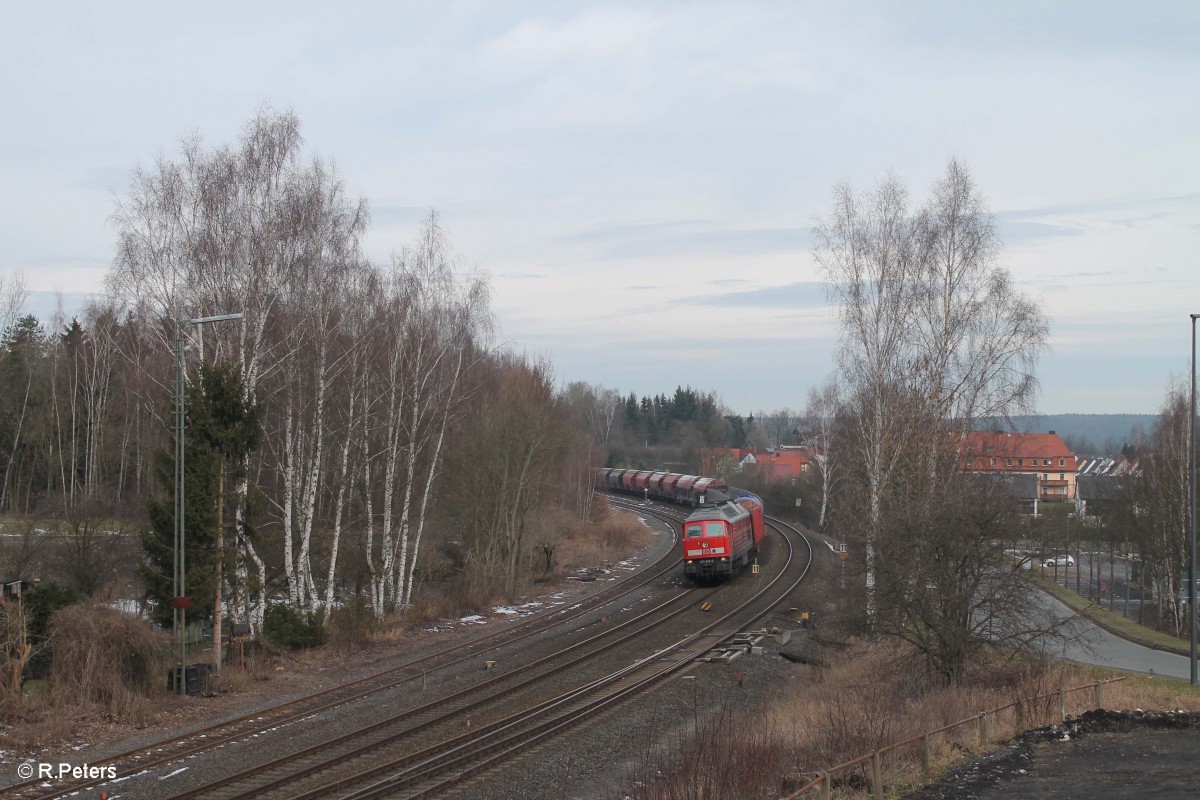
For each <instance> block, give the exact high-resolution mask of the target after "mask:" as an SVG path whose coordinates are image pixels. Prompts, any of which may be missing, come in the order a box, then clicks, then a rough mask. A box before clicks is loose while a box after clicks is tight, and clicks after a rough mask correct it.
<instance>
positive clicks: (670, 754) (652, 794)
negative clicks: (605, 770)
mask: <svg viewBox="0 0 1200 800" xmlns="http://www.w3.org/2000/svg"><path fill="white" fill-rule="evenodd" d="M786 764H787V753H786V752H785V751H784V750H783V748H782V747H781V742H780V738H779V737H778V736H776V735H775V731H773V730H772V729H771V727H770V725H769V723H768V724H764V723H763V722H762V720H761V718H759V717H758V715H757V714H755V713H753V712H750V711H746V710H739V711H734V710H732V709H730V708H729V707H728V706H725V707H722V708H721V709H720V710H719V711H718V712H717V713H716V714H715V715H713V716H711V717H709V719H708V720H707V721H706V722H705V723H703V724H702V725H701V726H700V729H699V731H698V732H696V733H695V734H694V735H692V736H687V737H685V736H682V735H680V736H674V737H672V738H671V739H670V741H669V742H668V743H667V745H666V747H665V748H663V749H661V750H659V749H652V750H651V752H649V753H647V754H646V755H645V756H644V758H643V760H642V765H641V769H640V770H639V773H638V774H637V775H635V776H634V777H633V779H632V781H631V783H632V785H631V786H630V787H626V788H623V789H622V790H621V791H620V792H619V793H617V794H616V795H614V796H616V797H622V798H635V799H636V800H696V799H697V798H703V800H743V798H751V797H763V798H767V797H771V798H773V797H776V796H777V795H776V792H775V790H776V789H777V787H778V785H779V780H778V778H777V777H776V776H778V775H779V774H780V773H781V772H782V771H783V769H784V768H785V767H786Z"/></svg>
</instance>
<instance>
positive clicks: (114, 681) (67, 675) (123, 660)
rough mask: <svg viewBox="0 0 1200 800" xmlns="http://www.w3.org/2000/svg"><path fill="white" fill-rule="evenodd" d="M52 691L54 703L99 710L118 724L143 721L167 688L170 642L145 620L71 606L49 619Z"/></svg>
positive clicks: (92, 607) (141, 722) (97, 608)
mask: <svg viewBox="0 0 1200 800" xmlns="http://www.w3.org/2000/svg"><path fill="white" fill-rule="evenodd" d="M50 641H51V643H52V644H53V647H54V658H53V660H52V661H51V669H50V680H49V684H50V689H51V697H52V698H53V701H54V703H55V705H58V706H75V707H77V708H89V707H91V708H95V709H98V710H100V711H101V712H102V713H103V714H105V715H106V716H107V717H108V718H109V719H111V720H112V721H114V722H125V723H132V724H134V725H142V724H145V722H146V721H147V720H148V719H149V718H150V717H151V716H153V713H154V704H153V703H152V702H151V698H153V697H154V696H155V695H157V694H159V693H161V692H162V691H163V678H164V676H165V675H166V656H167V652H168V648H169V642H168V639H167V637H166V635H164V634H161V633H158V632H155V631H153V630H151V628H150V627H149V626H148V625H146V623H145V622H142V621H141V620H136V619H132V618H130V617H127V616H125V615H123V614H121V613H119V612H117V611H113V610H112V609H108V608H103V607H100V606H83V605H74V606H68V607H67V608H64V609H62V610H61V611H58V612H56V613H55V615H54V617H53V618H52V619H51V622H50Z"/></svg>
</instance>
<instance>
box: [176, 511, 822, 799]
mask: <svg viewBox="0 0 1200 800" xmlns="http://www.w3.org/2000/svg"><path fill="white" fill-rule="evenodd" d="M637 510H639V511H642V512H648V511H650V510H649V509H647V508H645V507H640V506H639V507H638V509H637ZM773 525H774V526H775V527H776V530H777V531H778V532H779V533H780V535H781V536H782V538H783V541H784V542H786V545H787V551H788V557H787V563H786V564H785V565H784V567H783V568H782V569H780V570H779V572H778V574H777V575H775V576H774V577H773V578H772V579H771V580H770V581H769V582H768V583H767V584H766V585H765V586H763V587H761V588H760V589H759V591H757V592H756V593H754V594H753V596H751V597H750V598H748V599H746V600H745V601H743V602H742V603H740V604H739V605H737V606H736V607H735V608H734V609H733V610H731V611H729V612H728V613H726V614H725V615H723V616H721V617H719V618H717V619H715V620H713V621H711V622H710V623H708V624H706V625H703V626H701V627H700V629H699V630H697V631H694V632H693V633H691V634H689V635H687V636H685V637H684V638H682V639H679V638H677V636H671V637H670V638H669V640H668V642H667V643H666V644H663V643H662V642H659V643H657V644H655V645H653V647H652V648H651V651H650V652H649V653H648V654H646V653H645V649H646V645H645V639H646V638H647V633H648V632H649V631H652V630H654V629H657V628H658V627H659V626H661V625H662V624H663V623H665V622H667V621H668V620H671V619H674V618H676V617H678V616H680V615H681V614H684V613H687V612H688V611H691V610H693V609H694V604H683V603H681V602H680V601H681V600H682V599H684V598H686V597H689V596H690V595H691V593H692V592H693V591H695V590H685V591H683V592H681V593H679V594H676V595H675V596H673V597H671V598H669V599H668V600H666V601H665V602H663V603H661V604H659V605H658V606H656V607H655V608H652V609H650V610H648V611H646V612H643V613H642V614H639V615H637V616H635V617H634V618H633V619H630V620H628V621H626V622H624V623H621V624H620V625H617V626H614V627H613V628H612V629H610V630H606V631H604V632H602V633H600V634H597V635H595V636H592V637H589V638H588V639H586V640H584V641H582V642H578V643H575V644H572V645H570V646H568V647H566V648H563V649H562V650H560V651H558V652H556V653H553V654H551V655H548V656H546V657H544V658H541V659H538V660H537V661H534V662H532V663H531V664H528V665H525V666H524V667H521V668H519V669H517V670H514V671H513V672H512V673H510V674H508V675H504V676H499V677H496V678H494V679H492V680H489V681H485V682H483V683H482V684H480V685H478V686H475V687H471V688H470V689H467V690H464V691H462V692H458V693H455V694H454V695H451V696H450V697H444V698H441V699H439V700H437V701H435V702H433V703H429V704H426V705H424V706H421V707H419V708H416V709H412V710H409V711H405V712H402V713H400V714H396V715H393V716H392V717H389V718H387V719H384V720H380V721H378V722H374V723H372V724H371V725H368V726H365V727H363V728H361V729H360V730H358V731H355V732H352V733H350V734H346V735H344V736H341V737H338V738H337V739H336V740H331V741H330V742H328V743H325V744H322V745H319V746H314V747H310V748H306V749H305V750H302V751H299V752H296V753H292V754H289V755H288V756H285V757H283V758H279V759H276V760H274V761H272V762H269V763H267V764H261V765H258V766H256V767H254V768H252V769H248V770H244V771H242V772H240V773H238V774H236V775H231V776H227V777H225V778H223V779H221V780H217V781H213V782H211V783H209V784H206V785H204V786H200V787H195V788H193V789H191V790H188V791H186V792H184V793H182V794H178V795H175V796H174V797H173V800H186V799H187V798H195V797H205V798H210V797H211V798H219V799H220V800H247V799H248V798H271V797H280V798H282V797H287V798H300V799H303V800H307V799H308V798H317V797H343V798H347V800H348V799H349V798H355V799H356V800H357V798H372V797H385V796H393V795H395V796H404V797H425V796H430V795H432V794H436V793H439V792H442V791H444V790H446V789H448V788H449V787H451V786H453V785H455V784H457V783H459V782H461V781H462V780H464V779H466V778H468V777H471V776H473V775H476V774H478V773H479V772H482V771H484V770H486V769H488V768H489V767H491V766H493V765H495V764H497V763H499V762H501V761H504V760H506V759H509V758H511V757H513V756H514V755H516V754H518V753H520V752H521V751H523V750H524V749H526V748H528V747H530V746H533V745H534V744H537V743H539V742H541V741H543V740H545V739H546V738H548V737H549V736H552V735H554V734H556V733H558V732H561V731H563V730H564V729H566V728H569V727H571V726H574V725H577V724H579V723H580V722H582V721H584V720H586V719H589V718H591V717H593V716H594V715H595V714H597V713H599V712H600V711H602V710H605V709H607V708H610V707H612V706H613V705H615V704H616V703H619V702H620V701H622V700H624V699H626V698H628V697H630V696H632V695H634V694H636V693H638V692H641V691H644V690H646V689H647V688H649V687H650V686H652V685H654V684H656V683H657V682H659V681H661V680H663V679H664V678H666V677H668V676H670V675H672V674H674V673H675V672H677V671H679V670H681V669H683V668H684V667H686V666H688V665H689V664H691V663H692V662H693V661H694V660H695V658H696V657H697V656H699V655H701V654H703V653H705V652H706V651H708V650H709V649H711V648H712V647H713V646H715V645H716V644H718V643H719V642H721V641H723V640H725V639H727V638H729V637H730V636H732V635H733V634H735V633H737V632H739V631H740V630H743V629H745V627H747V626H748V625H751V624H753V623H754V622H755V621H757V620H758V619H759V618H761V617H762V616H763V615H764V614H766V613H768V612H769V611H770V610H772V609H773V608H774V607H775V606H776V605H778V603H779V602H780V601H781V600H782V599H783V598H785V597H787V595H788V594H789V593H790V592H791V591H792V590H793V589H794V588H795V587H796V586H797V585H798V584H799V583H800V581H801V580H803V578H804V576H805V575H806V574H807V570H808V565H809V563H810V562H811V553H812V550H811V545H810V544H809V543H808V540H807V539H806V538H805V537H804V536H803V534H802V533H800V532H799V531H797V530H795V529H792V528H790V526H786V527H787V528H789V529H790V533H788V532H786V531H785V530H784V528H783V527H781V526H783V525H784V524H783V523H780V522H778V521H773ZM797 545H799V546H802V547H803V549H804V550H806V551H807V552H806V553H805V554H804V560H803V563H802V564H800V563H798V561H797V559H796V549H797ZM733 588H736V587H733ZM730 591H732V589H731V585H730V584H723V585H722V586H720V587H717V588H714V589H712V590H709V591H707V592H703V593H702V594H703V597H704V598H705V599H707V598H710V597H715V596H718V595H721V594H723V593H727V592H730ZM616 634H619V635H616ZM630 642H636V643H638V645H639V649H640V652H639V653H638V654H637V655H634V656H632V657H631V656H630V655H628V654H627V653H626V654H625V655H623V656H621V657H622V658H624V661H623V662H622V664H621V665H620V666H609V667H607V668H605V669H604V670H603V671H602V672H601V674H599V675H596V674H595V670H594V666H595V665H596V664H597V663H599V662H600V659H601V658H602V656H603V654H606V653H610V652H612V651H614V649H615V650H617V651H618V652H620V649H621V648H622V647H623V646H625V645H626V644H627V643H630ZM576 651H581V652H580V653H579V654H577V655H575V653H576ZM568 655H571V656H573V657H571V658H570V659H569V660H567V661H563V660H562V659H563V658H564V657H565V656H568ZM630 658H632V661H630ZM555 662H557V663H555ZM589 667H593V669H590V670H589V669H588V668H589ZM573 669H575V670H576V671H577V672H576V675H575V677H574V678H572V679H571V680H570V681H568V682H567V683H566V684H565V685H563V686H561V687H557V688H553V687H552V690H551V691H547V687H546V686H545V683H546V681H547V679H549V678H550V677H551V676H552V675H555V674H558V673H566V672H569V671H570V670H573ZM514 677H516V678H518V680H516V681H515V682H514V681H513V678H514ZM538 688H540V689H541V691H540V692H539V691H533V692H531V691H530V690H531V689H538ZM481 692H482V693H483V696H482V697H480V696H478V695H480V693H481ZM512 708H517V709H518V710H517V711H515V712H513V711H511V709H512ZM469 711H472V712H473V713H478V714H479V724H477V725H475V726H473V727H468V728H467V729H466V730H464V728H463V720H464V718H465V717H464V715H465V714H466V713H467V712H469Z"/></svg>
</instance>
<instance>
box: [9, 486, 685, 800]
mask: <svg viewBox="0 0 1200 800" xmlns="http://www.w3.org/2000/svg"><path fill="white" fill-rule="evenodd" d="M614 505H616V506H617V507H619V508H621V509H623V510H635V511H638V512H640V513H647V514H649V515H651V516H656V517H659V518H660V519H667V520H669V521H671V522H675V521H676V520H675V519H674V518H673V517H672V516H671V515H669V514H666V513H665V512H663V511H661V510H656V509H647V508H640V507H638V508H631V507H629V506H628V505H626V504H625V503H615V504H614ZM679 562H680V558H679V554H678V550H677V548H676V547H675V546H674V545H672V547H670V548H668V549H667V550H666V552H665V553H664V554H663V555H662V556H661V557H660V558H659V559H658V560H657V561H655V562H654V563H653V564H652V565H650V566H649V567H647V568H646V569H644V570H642V571H640V572H638V573H635V574H633V575H630V576H628V577H626V578H624V579H622V580H621V581H620V582H618V583H616V584H614V585H612V586H608V587H605V588H604V589H601V590H599V591H597V592H593V593H592V594H590V595H588V596H586V597H584V598H581V599H580V600H578V601H577V602H575V603H573V604H572V605H571V606H570V607H569V608H567V609H563V608H557V607H556V608H553V609H549V610H547V611H544V612H541V613H538V614H534V615H531V616H530V617H527V618H526V619H523V620H520V621H518V622H515V623H513V624H510V625H509V626H507V627H505V628H503V629H501V630H497V631H494V632H492V633H488V634H484V635H482V636H477V637H474V638H472V639H470V640H468V641H465V642H461V643H458V644H455V645H451V646H448V647H445V648H442V649H441V650H438V651H437V652H435V653H431V654H429V655H426V656H422V657H420V658H415V659H410V660H408V661H406V662H404V663H403V664H399V665H397V666H394V667H390V668H388V669H385V670H380V671H378V672H374V673H371V674H370V675H365V676H363V677H361V678H358V679H355V680H353V681H348V682H345V683H342V684H339V685H337V686H334V687H330V688H329V689H325V690H322V691H319V692H314V693H311V694H307V695H304V696H303V697H298V698H294V699H291V700H287V701H284V702H282V703H278V704H276V705H273V706H270V707H268V708H264V709H259V710H257V711H254V712H252V713H249V714H244V715H241V716H238V717H234V718H232V719H227V720H223V721H221V722H217V723H214V724H212V725H208V726H205V727H202V728H197V729H193V730H190V731H188V732H186V733H183V734H180V735H178V736H174V737H170V738H168V739H163V740H160V741H157V742H154V743H151V744H149V745H146V746H144V747H139V748H136V749H132V750H128V751H125V752H122V753H117V754H115V755H112V756H109V757H107V758H104V759H98V760H95V761H89V765H90V766H93V767H103V766H106V765H112V766H115V767H116V770H117V771H116V778H117V779H118V780H124V779H127V778H130V777H132V776H135V775H138V774H139V773H142V772H145V771H146V770H149V769H152V768H154V767H158V766H162V765H164V764H168V763H170V762H173V761H177V760H180V759H184V758H188V757H191V756H195V755H198V754H201V753H204V752H206V751H211V750H215V749H217V748H220V747H223V746H227V745H230V744H233V743H236V742H238V741H242V740H246V739H249V738H252V737H255V736H258V735H262V734H264V733H267V732H270V731H273V730H276V729H278V728H280V727H282V726H286V725H289V724H292V723H295V722H298V721H300V720H304V719H308V718H312V717H314V716H316V715H318V714H321V713H324V712H327V711H331V710H333V709H335V708H338V707H340V706H345V705H347V704H349V703H353V702H357V701H362V700H365V699H368V698H370V697H371V696H372V695H376V694H379V693H381V692H385V691H388V690H392V689H395V688H397V687H401V686H404V685H405V684H410V683H415V682H417V681H422V682H424V681H425V680H426V678H427V676H428V675H429V674H430V673H431V672H433V671H438V670H447V669H449V668H451V667H453V666H456V665H459V664H462V663H463V662H468V661H473V660H474V661H478V660H479V659H480V658H481V657H483V656H485V655H487V654H489V653H491V652H493V651H495V650H497V649H499V648H502V647H508V646H510V645H512V644H515V643H517V642H520V641H522V640H524V639H529V638H531V637H536V636H538V635H540V634H543V633H547V632H549V631H552V630H554V629H559V628H561V627H562V626H563V625H564V624H567V623H570V622H574V621H577V620H580V619H581V618H582V617H584V616H586V615H588V614H592V613H594V612H596V611H597V610H598V609H600V608H603V607H604V606H605V605H606V604H609V603H613V602H614V601H616V600H619V599H622V598H624V597H626V596H627V595H629V594H632V593H633V592H636V591H638V590H639V589H642V588H644V587H646V586H649V585H651V584H653V583H654V582H655V581H658V580H660V579H662V578H663V577H665V576H666V575H668V574H669V573H670V572H671V571H672V570H674V569H675V568H676V567H677V566H678V565H679ZM107 780H110V779H107V778H105V779H97V780H76V781H63V782H60V783H58V784H57V785H55V786H54V787H53V788H50V787H47V785H46V782H45V781H43V780H29V781H24V782H22V783H17V784H13V785H11V786H7V787H3V788H0V797H3V798H16V799H19V800H53V799H54V798H61V797H65V796H69V795H75V794H77V793H78V792H80V791H81V790H83V789H87V788H90V787H94V786H99V785H102V784H103V783H105V782H106V781H107Z"/></svg>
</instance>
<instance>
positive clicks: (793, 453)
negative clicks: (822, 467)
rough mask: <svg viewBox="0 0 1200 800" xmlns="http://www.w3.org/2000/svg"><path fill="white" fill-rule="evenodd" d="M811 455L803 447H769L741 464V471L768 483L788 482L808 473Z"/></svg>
mask: <svg viewBox="0 0 1200 800" xmlns="http://www.w3.org/2000/svg"><path fill="white" fill-rule="evenodd" d="M811 466H812V455H811V454H810V453H809V451H808V448H805V447H769V448H767V449H766V450H763V451H761V452H756V453H753V454H751V455H750V456H749V457H748V458H747V459H746V460H745V461H743V462H742V471H743V472H748V473H751V474H754V475H759V476H761V477H763V478H764V479H765V480H766V481H767V482H768V483H774V482H776V481H790V480H792V479H794V478H799V477H800V476H801V475H803V474H805V473H806V472H808V470H809V469H810V468H811Z"/></svg>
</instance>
